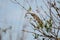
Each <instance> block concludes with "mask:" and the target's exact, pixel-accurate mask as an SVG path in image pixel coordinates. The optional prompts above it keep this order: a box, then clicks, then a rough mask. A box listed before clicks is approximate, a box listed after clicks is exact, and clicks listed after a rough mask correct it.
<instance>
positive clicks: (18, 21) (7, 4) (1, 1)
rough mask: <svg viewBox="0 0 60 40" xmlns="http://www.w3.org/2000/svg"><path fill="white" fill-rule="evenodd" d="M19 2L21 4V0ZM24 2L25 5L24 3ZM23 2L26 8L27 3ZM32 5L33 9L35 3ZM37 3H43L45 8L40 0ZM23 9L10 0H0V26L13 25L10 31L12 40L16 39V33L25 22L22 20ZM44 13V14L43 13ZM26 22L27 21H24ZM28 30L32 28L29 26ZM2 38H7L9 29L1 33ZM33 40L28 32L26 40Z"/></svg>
mask: <svg viewBox="0 0 60 40" xmlns="http://www.w3.org/2000/svg"><path fill="white" fill-rule="evenodd" d="M19 2H20V3H21V4H23V1H22V0H19ZM25 4H26V5H25ZM25 4H23V5H24V6H25V7H26V8H28V4H27V3H25ZM33 4H34V5H32V3H31V5H32V8H33V10H35V8H36V7H35V6H36V5H35V3H33ZM38 4H39V5H43V7H44V9H47V8H46V7H45V6H44V4H43V3H42V0H40V1H38ZM24 15H25V10H24V9H22V7H20V6H19V5H17V4H14V3H12V2H11V1H10V0H0V27H1V28H7V27H9V26H13V28H12V30H11V32H12V40H16V37H17V34H18V33H20V35H21V30H22V26H23V24H24V23H25V20H24ZM44 15H45V14H44ZM26 22H27V21H26ZM27 24H28V23H27ZM29 30H32V29H31V28H29ZM2 37H3V38H2V39H3V40H8V39H9V30H8V31H7V33H6V34H5V33H3V34H2ZM29 39H30V40H33V37H32V35H31V34H29V36H28V39H26V40H29Z"/></svg>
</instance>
